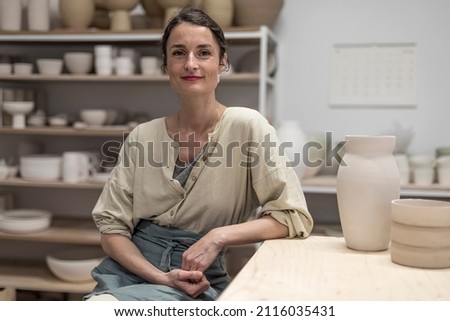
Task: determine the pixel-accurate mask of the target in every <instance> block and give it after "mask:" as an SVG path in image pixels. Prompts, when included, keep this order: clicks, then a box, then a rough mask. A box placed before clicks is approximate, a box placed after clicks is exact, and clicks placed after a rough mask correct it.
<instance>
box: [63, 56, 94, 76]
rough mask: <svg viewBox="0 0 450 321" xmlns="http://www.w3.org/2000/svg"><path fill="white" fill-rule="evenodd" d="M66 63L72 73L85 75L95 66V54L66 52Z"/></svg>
mask: <svg viewBox="0 0 450 321" xmlns="http://www.w3.org/2000/svg"><path fill="white" fill-rule="evenodd" d="M64 63H65V65H66V68H67V70H68V71H69V72H70V73H71V74H76V75H85V74H88V73H89V72H91V70H92V68H93V66H94V55H93V54H92V53H90V52H67V53H65V54H64Z"/></svg>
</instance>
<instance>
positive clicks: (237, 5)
mask: <svg viewBox="0 0 450 321" xmlns="http://www.w3.org/2000/svg"><path fill="white" fill-rule="evenodd" d="M283 4H284V0H234V24H235V25H236V26H260V25H266V26H269V27H272V26H273V25H274V24H275V21H276V20H277V18H278V15H279V14H280V11H281V9H282V8H283Z"/></svg>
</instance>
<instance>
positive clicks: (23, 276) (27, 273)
mask: <svg viewBox="0 0 450 321" xmlns="http://www.w3.org/2000/svg"><path fill="white" fill-rule="evenodd" d="M94 286H95V282H94V281H92V282H85V283H71V282H65V281H62V280H60V279H58V278H56V277H55V276H53V274H52V273H51V272H50V270H49V269H48V268H47V266H46V265H45V264H43V263H37V262H29V261H24V262H17V261H16V262H5V261H0V287H13V288H15V289H17V290H28V291H49V292H62V293H88V292H90V291H91V290H92V289H93V288H94Z"/></svg>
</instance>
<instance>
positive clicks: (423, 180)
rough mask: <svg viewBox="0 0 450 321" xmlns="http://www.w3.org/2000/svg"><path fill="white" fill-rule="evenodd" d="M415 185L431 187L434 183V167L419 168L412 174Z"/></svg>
mask: <svg viewBox="0 0 450 321" xmlns="http://www.w3.org/2000/svg"><path fill="white" fill-rule="evenodd" d="M412 174H413V175H412V176H413V181H414V184H417V185H431V184H433V181H434V168H433V167H417V168H414V169H413V172H412Z"/></svg>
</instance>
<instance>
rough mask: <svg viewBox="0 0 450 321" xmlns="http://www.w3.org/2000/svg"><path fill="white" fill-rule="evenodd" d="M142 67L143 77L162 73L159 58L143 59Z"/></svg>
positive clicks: (147, 57) (148, 57)
mask: <svg viewBox="0 0 450 321" xmlns="http://www.w3.org/2000/svg"><path fill="white" fill-rule="evenodd" d="M140 65H141V66H140V67H141V72H142V74H143V75H158V74H159V73H160V69H159V59H158V57H152V56H146V57H141V60H140Z"/></svg>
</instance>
